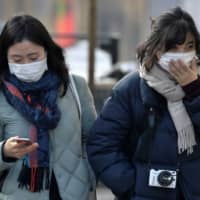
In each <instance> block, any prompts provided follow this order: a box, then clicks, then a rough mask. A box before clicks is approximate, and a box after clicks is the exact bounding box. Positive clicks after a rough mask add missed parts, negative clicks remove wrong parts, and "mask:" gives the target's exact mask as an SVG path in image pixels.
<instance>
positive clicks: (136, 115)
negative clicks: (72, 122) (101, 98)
mask: <svg viewBox="0 0 200 200" xmlns="http://www.w3.org/2000/svg"><path fill="white" fill-rule="evenodd" d="M151 28H152V29H151V33H150V35H149V37H148V38H147V40H146V41H145V42H144V43H143V44H142V45H140V46H139V47H138V49H137V58H138V61H139V63H140V69H139V73H130V74H129V75H127V76H126V77H125V78H123V79H122V80H121V81H119V83H118V84H117V85H116V86H115V87H114V88H113V91H112V95H111V97H109V98H108V99H107V101H106V102H105V104H104V106H103V109H102V111H101V112H100V114H99V116H98V118H97V120H96V122H95V123H94V125H93V128H92V129H91V134H90V138H89V140H88V145H87V151H88V157H89V161H90V163H91V165H92V167H93V169H94V171H95V173H96V176H97V178H98V179H99V180H101V181H102V182H103V183H104V184H105V185H106V186H107V187H109V188H110V189H111V190H112V192H113V193H114V194H115V195H116V196H117V199H120V200H183V199H185V200H199V199H200V184H199V181H200V78H199V73H200V71H199V69H200V68H199V66H198V55H199V53H200V36H199V33H198V31H197V28H196V26H195V23H194V21H193V19H192V17H191V16H190V15H189V14H188V13H187V12H185V11H184V10H182V9H181V8H179V7H176V8H173V9H171V10H169V11H167V12H165V13H163V14H162V15H160V16H159V17H158V18H156V19H155V20H153V21H152V27H151Z"/></svg>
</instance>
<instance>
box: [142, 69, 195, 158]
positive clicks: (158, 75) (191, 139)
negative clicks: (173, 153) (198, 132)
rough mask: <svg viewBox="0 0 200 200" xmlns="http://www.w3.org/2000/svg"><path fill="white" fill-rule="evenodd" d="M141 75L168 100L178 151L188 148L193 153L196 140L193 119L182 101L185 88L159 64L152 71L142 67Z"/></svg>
mask: <svg viewBox="0 0 200 200" xmlns="http://www.w3.org/2000/svg"><path fill="white" fill-rule="evenodd" d="M140 76H141V77H142V78H144V79H145V80H146V81H147V84H148V85H149V86H150V87H152V88H153V89H154V90H156V91H157V92H158V93H160V94H161V95H162V96H164V97H165V98H166V100H167V106H168V110H169V113H170V115H171V118H172V121H173V123H174V126H175V128H176V131H177V135H178V141H177V143H178V153H179V154H181V153H182V152H183V151H185V150H187V153H188V154H191V153H192V152H193V146H194V145H196V140H195V133H194V128H193V125H192V122H191V119H190V117H189V115H188V113H187V111H186V108H185V106H184V104H183V101H182V99H183V97H184V96H185V93H184V91H183V89H182V88H181V86H180V85H179V84H177V83H176V82H175V81H174V80H173V79H172V77H171V75H170V74H169V73H167V72H165V71H164V70H163V69H161V68H160V67H159V66H157V65H154V66H153V68H152V69H151V71H150V72H146V71H144V70H143V68H142V67H141V69H140Z"/></svg>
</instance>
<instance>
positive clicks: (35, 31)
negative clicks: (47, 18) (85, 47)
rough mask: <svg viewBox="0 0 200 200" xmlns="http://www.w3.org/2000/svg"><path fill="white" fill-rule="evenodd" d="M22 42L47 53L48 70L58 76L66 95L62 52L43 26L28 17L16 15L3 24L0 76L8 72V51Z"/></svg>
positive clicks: (66, 71)
mask: <svg viewBox="0 0 200 200" xmlns="http://www.w3.org/2000/svg"><path fill="white" fill-rule="evenodd" d="M23 40H28V41H31V42H33V43H35V44H37V45H40V46H42V47H43V48H44V49H45V51H46V53H47V65H48V69H49V70H50V71H52V72H54V73H56V74H57V75H58V77H59V78H60V79H61V81H62V84H63V86H64V87H63V88H64V90H63V92H62V96H63V95H64V94H65V93H66V91H67V87H68V82H69V77H68V68H67V66H66V64H65V58H64V55H63V50H62V48H61V47H59V46H58V45H57V44H56V43H55V42H54V41H53V40H52V38H51V36H50V34H49V33H48V31H47V29H46V28H45V26H44V25H43V24H42V23H41V22H40V21H39V20H38V19H36V18H35V17H33V16H30V15H17V16H14V17H13V18H11V19H10V20H9V21H7V23H6V24H5V26H4V28H3V30H2V32H1V35H0V76H1V77H2V76H3V74H4V73H5V72H6V71H8V58H7V53H8V49H9V48H10V47H11V46H12V45H14V44H16V43H18V42H22V41H23Z"/></svg>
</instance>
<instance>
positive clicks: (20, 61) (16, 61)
mask: <svg viewBox="0 0 200 200" xmlns="http://www.w3.org/2000/svg"><path fill="white" fill-rule="evenodd" d="M14 63H22V60H21V59H20V60H14Z"/></svg>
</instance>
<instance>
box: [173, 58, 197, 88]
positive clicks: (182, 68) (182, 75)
mask: <svg viewBox="0 0 200 200" xmlns="http://www.w3.org/2000/svg"><path fill="white" fill-rule="evenodd" d="M169 73H170V74H171V75H172V76H173V77H174V78H175V79H176V80H177V82H178V83H179V84H180V85H182V86H183V85H187V84H189V83H191V82H192V81H194V80H196V79H197V78H198V75H197V66H196V61H195V59H193V60H192V62H191V64H190V66H187V65H186V64H185V63H183V62H182V61H181V60H178V61H171V62H170V71H169Z"/></svg>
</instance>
